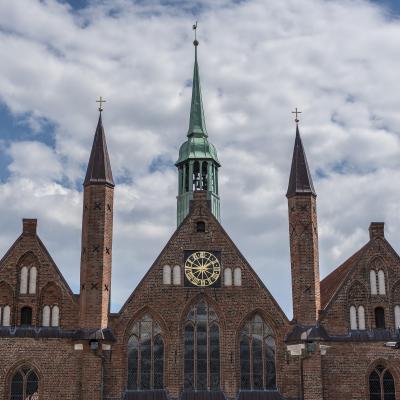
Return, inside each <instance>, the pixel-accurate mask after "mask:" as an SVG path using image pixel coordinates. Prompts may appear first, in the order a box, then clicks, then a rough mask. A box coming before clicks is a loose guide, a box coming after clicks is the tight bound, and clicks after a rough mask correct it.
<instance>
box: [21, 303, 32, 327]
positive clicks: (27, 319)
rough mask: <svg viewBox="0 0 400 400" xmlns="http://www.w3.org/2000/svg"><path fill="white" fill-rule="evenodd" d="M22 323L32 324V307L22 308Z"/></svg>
mask: <svg viewBox="0 0 400 400" xmlns="http://www.w3.org/2000/svg"><path fill="white" fill-rule="evenodd" d="M21 325H32V308H30V307H22V308H21Z"/></svg>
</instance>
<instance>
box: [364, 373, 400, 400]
mask: <svg viewBox="0 0 400 400" xmlns="http://www.w3.org/2000/svg"><path fill="white" fill-rule="evenodd" d="M369 399H370V400H396V391H395V384H394V379H393V375H392V374H391V373H390V371H389V370H388V369H386V368H385V367H383V366H382V365H378V366H377V367H376V368H375V369H374V370H373V371H372V372H371V374H370V375H369Z"/></svg>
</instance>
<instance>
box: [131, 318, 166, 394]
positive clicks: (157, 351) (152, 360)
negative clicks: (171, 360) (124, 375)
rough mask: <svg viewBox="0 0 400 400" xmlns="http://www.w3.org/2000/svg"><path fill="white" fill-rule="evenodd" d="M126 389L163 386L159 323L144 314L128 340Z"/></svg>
mask: <svg viewBox="0 0 400 400" xmlns="http://www.w3.org/2000/svg"><path fill="white" fill-rule="evenodd" d="M127 388H128V390H153V389H163V388H164V340H163V336H162V331H161V328H160V325H159V324H158V323H157V322H156V321H154V319H153V318H152V317H151V316H150V315H148V314H146V315H144V316H143V317H142V318H141V319H140V320H139V321H136V322H135V324H134V325H133V327H132V329H131V335H130V337H129V340H128V384H127Z"/></svg>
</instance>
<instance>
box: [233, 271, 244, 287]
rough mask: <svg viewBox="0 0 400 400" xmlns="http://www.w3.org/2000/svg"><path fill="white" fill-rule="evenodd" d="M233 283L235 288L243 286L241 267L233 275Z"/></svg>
mask: <svg viewBox="0 0 400 400" xmlns="http://www.w3.org/2000/svg"><path fill="white" fill-rule="evenodd" d="M233 283H234V285H235V286H242V270H241V268H239V267H237V268H235V271H234V273H233Z"/></svg>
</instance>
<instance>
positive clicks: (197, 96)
mask: <svg viewBox="0 0 400 400" xmlns="http://www.w3.org/2000/svg"><path fill="white" fill-rule="evenodd" d="M196 27H197V26H196ZM193 44H194V69H193V87H192V103H191V106H190V121H189V130H188V134H187V135H188V136H189V137H192V136H198V137H201V136H207V128H206V121H205V118H204V109H203V100H202V98H201V86H200V74H199V64H198V62H197V47H198V45H199V42H198V40H197V39H195V40H194V42H193Z"/></svg>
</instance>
